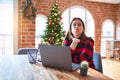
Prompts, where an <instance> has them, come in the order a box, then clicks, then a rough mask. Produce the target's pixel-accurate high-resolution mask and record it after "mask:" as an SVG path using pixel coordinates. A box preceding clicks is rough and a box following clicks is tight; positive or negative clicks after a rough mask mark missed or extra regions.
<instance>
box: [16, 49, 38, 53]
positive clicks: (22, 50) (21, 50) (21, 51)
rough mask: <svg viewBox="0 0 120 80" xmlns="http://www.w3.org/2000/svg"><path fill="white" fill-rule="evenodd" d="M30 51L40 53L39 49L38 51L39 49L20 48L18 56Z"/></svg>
mask: <svg viewBox="0 0 120 80" xmlns="http://www.w3.org/2000/svg"><path fill="white" fill-rule="evenodd" d="M28 50H37V52H38V49H37V48H19V49H18V51H17V54H18V55H21V54H22V55H24V54H27V51H28Z"/></svg>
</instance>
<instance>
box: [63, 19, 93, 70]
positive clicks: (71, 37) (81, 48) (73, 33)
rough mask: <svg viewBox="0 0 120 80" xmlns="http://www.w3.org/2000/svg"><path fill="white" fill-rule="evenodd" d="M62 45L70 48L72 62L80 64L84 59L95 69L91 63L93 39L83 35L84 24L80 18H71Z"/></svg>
mask: <svg viewBox="0 0 120 80" xmlns="http://www.w3.org/2000/svg"><path fill="white" fill-rule="evenodd" d="M64 45H65V46H69V47H70V49H71V55H72V62H74V63H78V64H80V62H81V61H84V60H86V61H87V62H88V63H89V67H91V68H93V69H95V66H94V63H93V46H94V41H93V39H92V38H91V37H87V36H86V35H85V25H84V23H83V21H82V20H81V19H80V18H73V20H72V22H71V24H70V28H69V31H68V34H67V36H66V38H65V40H64Z"/></svg>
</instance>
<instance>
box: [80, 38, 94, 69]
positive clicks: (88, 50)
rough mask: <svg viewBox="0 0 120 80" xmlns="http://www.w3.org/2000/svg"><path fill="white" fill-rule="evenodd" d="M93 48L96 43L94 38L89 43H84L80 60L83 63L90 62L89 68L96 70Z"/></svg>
mask: <svg viewBox="0 0 120 80" xmlns="http://www.w3.org/2000/svg"><path fill="white" fill-rule="evenodd" d="M93 46H94V41H93V39H92V38H90V39H89V41H87V42H85V43H84V47H83V49H82V52H81V54H80V60H81V61H83V60H87V61H88V62H89V66H90V67H92V68H95V67H94V64H93V51H94V49H93Z"/></svg>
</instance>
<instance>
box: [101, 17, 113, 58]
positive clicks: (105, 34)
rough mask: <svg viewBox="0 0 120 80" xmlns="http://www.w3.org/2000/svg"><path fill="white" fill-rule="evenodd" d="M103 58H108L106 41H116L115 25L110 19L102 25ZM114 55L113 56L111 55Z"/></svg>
mask: <svg viewBox="0 0 120 80" xmlns="http://www.w3.org/2000/svg"><path fill="white" fill-rule="evenodd" d="M101 34H102V36H101V56H102V57H105V56H106V41H107V40H114V23H113V21H112V20H110V19H106V20H104V22H103V24H102V33H101ZM111 55H112V54H111Z"/></svg>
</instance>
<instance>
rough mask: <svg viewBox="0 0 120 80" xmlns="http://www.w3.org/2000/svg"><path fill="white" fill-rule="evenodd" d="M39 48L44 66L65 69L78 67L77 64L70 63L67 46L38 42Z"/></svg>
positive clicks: (70, 69)
mask: <svg viewBox="0 0 120 80" xmlns="http://www.w3.org/2000/svg"><path fill="white" fill-rule="evenodd" d="M39 50H40V55H41V61H42V64H43V65H44V66H47V67H53V68H57V69H63V70H67V71H74V70H76V69H77V68H79V64H75V63H72V57H71V53H70V48H69V47H65V46H55V45H46V44H39Z"/></svg>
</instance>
